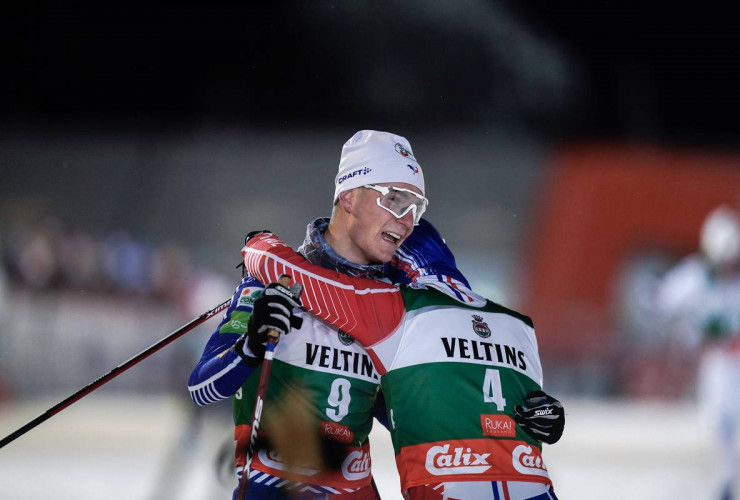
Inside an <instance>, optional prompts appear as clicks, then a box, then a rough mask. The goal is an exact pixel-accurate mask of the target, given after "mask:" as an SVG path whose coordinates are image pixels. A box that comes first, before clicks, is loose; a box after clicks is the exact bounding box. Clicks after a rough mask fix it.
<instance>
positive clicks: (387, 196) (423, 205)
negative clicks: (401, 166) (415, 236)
mask: <svg viewBox="0 0 740 500" xmlns="http://www.w3.org/2000/svg"><path fill="white" fill-rule="evenodd" d="M362 187H364V188H367V189H374V190H376V191H378V192H380V196H378V199H377V200H376V201H377V203H378V206H379V207H380V208H382V209H383V210H386V211H387V212H390V213H391V214H392V215H393V217H395V218H396V219H400V218H402V217H403V216H405V215H406V214H407V213H409V211H411V212H413V213H414V225H415V226H418V225H419V221H420V220H421V216H422V215H423V214H424V212H425V211H426V209H427V205H429V200H427V199H426V198H424V197H423V196H422V195H420V194H417V193H415V192H413V191H411V190H410V189H404V188H399V187H393V186H378V185H377V184H365V185H364V186H362Z"/></svg>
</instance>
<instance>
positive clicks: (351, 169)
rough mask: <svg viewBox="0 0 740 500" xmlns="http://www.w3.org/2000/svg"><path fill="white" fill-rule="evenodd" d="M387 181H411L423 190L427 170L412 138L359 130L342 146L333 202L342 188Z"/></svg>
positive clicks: (409, 182) (344, 189) (407, 182)
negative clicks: (423, 169)
mask: <svg viewBox="0 0 740 500" xmlns="http://www.w3.org/2000/svg"><path fill="white" fill-rule="evenodd" d="M386 182H393V183H397V182H398V183H400V182H403V183H406V184H411V185H412V186H416V187H417V188H419V190H420V191H421V194H422V195H423V194H424V174H423V173H422V171H421V165H419V163H418V162H417V161H416V158H414V152H413V151H412V150H411V144H409V141H407V140H406V138H405V137H401V136H400V135H396V134H391V133H389V132H378V131H376V130H360V131H359V132H357V133H356V134H355V135H353V136H352V138H351V139H350V140H348V141H347V142H345V143H344V146H343V147H342V157H341V159H340V160H339V173H337V176H336V178H335V179H334V186H335V187H334V203H336V202H337V200H338V199H339V193H341V192H342V191H348V190H350V189H354V188H357V187H360V186H364V185H365V184H382V183H386Z"/></svg>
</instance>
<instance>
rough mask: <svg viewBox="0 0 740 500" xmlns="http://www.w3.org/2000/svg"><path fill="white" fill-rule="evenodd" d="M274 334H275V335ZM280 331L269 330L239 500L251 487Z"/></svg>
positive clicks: (240, 483) (240, 481)
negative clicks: (251, 477)
mask: <svg viewBox="0 0 740 500" xmlns="http://www.w3.org/2000/svg"><path fill="white" fill-rule="evenodd" d="M273 335H274V336H273ZM277 335H278V333H277V332H276V331H275V330H270V331H269V332H267V347H266V349H265V360H264V361H263V362H262V371H261V372H260V381H259V385H257V399H256V401H255V403H254V413H253V414H252V427H251V429H250V434H249V444H248V445H247V457H246V461H245V463H244V469H243V470H242V477H241V479H240V480H239V491H238V493H237V499H238V500H246V498H247V489H248V488H249V469H250V467H251V465H252V457H253V456H254V448H255V445H256V443H257V432H258V430H259V426H260V420H261V419H262V410H263V408H264V405H265V398H266V397H267V385H268V383H269V381H270V370H271V369H272V358H273V355H274V353H275V344H277Z"/></svg>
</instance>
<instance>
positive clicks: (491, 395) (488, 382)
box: [483, 368, 506, 411]
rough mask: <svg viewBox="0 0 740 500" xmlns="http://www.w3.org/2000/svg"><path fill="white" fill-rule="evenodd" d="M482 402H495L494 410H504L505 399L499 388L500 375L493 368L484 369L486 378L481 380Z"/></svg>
mask: <svg viewBox="0 0 740 500" xmlns="http://www.w3.org/2000/svg"><path fill="white" fill-rule="evenodd" d="M483 402H484V403H496V410H498V411H504V408H505V407H506V399H504V393H503V391H502V390H501V375H500V374H499V372H498V370H494V369H493V368H487V369H486V378H485V380H483Z"/></svg>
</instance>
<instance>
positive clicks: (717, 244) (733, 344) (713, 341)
mask: <svg viewBox="0 0 740 500" xmlns="http://www.w3.org/2000/svg"><path fill="white" fill-rule="evenodd" d="M657 308H658V313H659V315H660V319H661V324H662V327H663V328H664V329H665V332H666V334H667V335H671V336H672V339H673V340H675V341H677V342H679V343H680V344H681V345H682V346H683V347H685V348H687V349H691V350H696V351H700V352H701V356H700V360H699V366H698V373H697V386H696V395H697V401H698V404H699V408H700V411H701V414H702V418H703V419H705V420H704V422H706V424H707V426H708V428H709V429H710V432H711V433H712V435H713V437H714V439H716V443H713V444H715V446H714V447H713V450H716V451H715V452H714V453H713V456H716V457H717V467H715V468H714V470H715V471H716V474H717V477H716V478H715V480H716V482H717V484H716V485H715V487H716V488H717V489H718V494H717V496H715V498H721V499H722V500H730V499H732V498H735V497H734V496H733V495H734V492H735V490H736V487H735V473H736V470H737V456H736V453H735V434H736V428H737V421H738V418H739V417H740V213H738V211H737V210H735V209H733V208H730V207H729V206H724V205H723V206H720V207H718V208H716V209H714V210H713V211H712V212H711V213H710V214H709V215H708V216H707V217H706V219H705V220H704V222H703V224H702V227H701V234H700V251H699V252H697V253H695V254H692V255H689V256H688V257H686V258H684V259H683V260H681V261H680V262H679V263H678V264H677V265H676V266H675V267H673V268H672V269H670V270H669V271H668V272H667V273H666V274H665V276H664V278H663V280H662V282H661V284H660V287H659V289H658V295H657Z"/></svg>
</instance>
